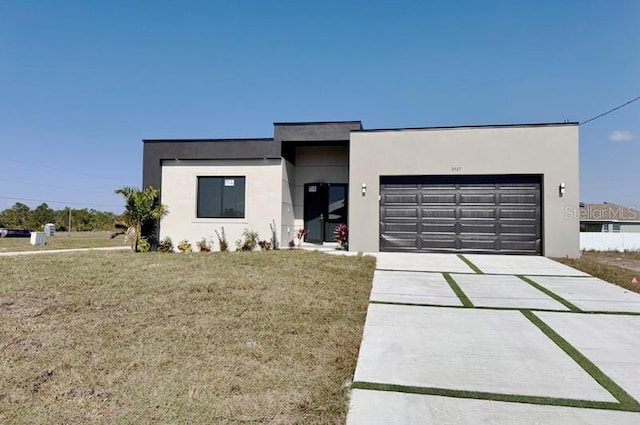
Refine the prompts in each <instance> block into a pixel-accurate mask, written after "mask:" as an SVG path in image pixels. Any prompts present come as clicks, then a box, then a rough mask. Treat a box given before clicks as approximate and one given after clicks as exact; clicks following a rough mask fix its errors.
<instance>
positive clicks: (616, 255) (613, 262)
mask: <svg viewBox="0 0 640 425" xmlns="http://www.w3.org/2000/svg"><path fill="white" fill-rule="evenodd" d="M582 256H583V257H587V258H588V259H590V260H592V261H596V262H598V263H601V264H608V265H610V266H618V267H624V268H626V269H630V270H635V271H638V272H640V252H583V253H582Z"/></svg>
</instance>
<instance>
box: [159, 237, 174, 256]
mask: <svg viewBox="0 0 640 425" xmlns="http://www.w3.org/2000/svg"><path fill="white" fill-rule="evenodd" d="M158 251H160V252H172V251H173V241H172V240H171V238H170V237H169V236H167V237H166V238H164V239H163V240H161V241H160V242H158Z"/></svg>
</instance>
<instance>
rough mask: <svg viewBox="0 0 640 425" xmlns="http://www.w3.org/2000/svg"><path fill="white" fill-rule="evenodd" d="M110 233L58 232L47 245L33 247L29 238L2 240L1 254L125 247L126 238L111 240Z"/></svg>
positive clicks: (0, 241) (0, 242)
mask: <svg viewBox="0 0 640 425" xmlns="http://www.w3.org/2000/svg"><path fill="white" fill-rule="evenodd" d="M110 234H111V233H110V232H71V233H67V232H58V233H56V235H55V236H53V237H51V238H47V244H46V245H40V246H33V245H31V244H30V243H29V238H0V252H17V251H42V250H48V249H72V248H102V247H108V246H123V245H124V236H118V237H117V238H115V239H111V238H109V235H110Z"/></svg>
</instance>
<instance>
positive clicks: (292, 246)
mask: <svg viewBox="0 0 640 425" xmlns="http://www.w3.org/2000/svg"><path fill="white" fill-rule="evenodd" d="M295 247H296V243H295V242H294V241H293V239H291V240H290V241H289V249H293V248H295Z"/></svg>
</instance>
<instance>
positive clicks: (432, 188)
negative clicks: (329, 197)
mask: <svg viewBox="0 0 640 425" xmlns="http://www.w3.org/2000/svg"><path fill="white" fill-rule="evenodd" d="M540 187H541V177H540V176H408V177H381V179H380V251H403V252H406V251H416V252H492V253H502V254H538V255H539V254H541V218H540V217H541V196H540Z"/></svg>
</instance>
